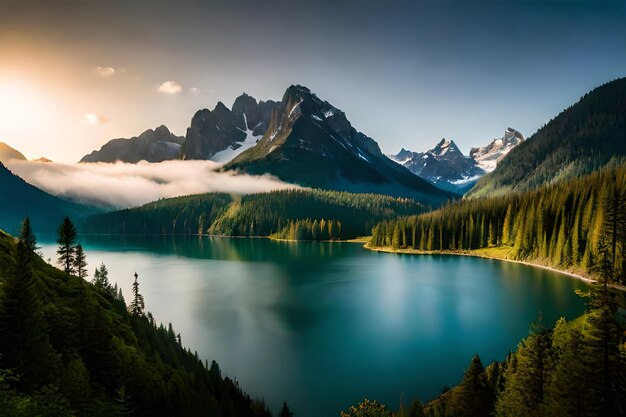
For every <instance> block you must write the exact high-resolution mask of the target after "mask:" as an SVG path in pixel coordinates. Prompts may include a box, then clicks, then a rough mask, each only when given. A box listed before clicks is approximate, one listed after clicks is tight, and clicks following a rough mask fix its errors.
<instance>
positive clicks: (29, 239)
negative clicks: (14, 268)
mask: <svg viewBox="0 0 626 417" xmlns="http://www.w3.org/2000/svg"><path fill="white" fill-rule="evenodd" d="M20 241H21V242H22V243H23V244H24V246H25V247H26V249H28V250H29V251H30V252H32V253H34V252H36V251H37V249H39V248H38V247H37V238H36V237H35V233H33V227H32V226H31V224H30V219H29V218H28V216H26V217H25V218H24V221H23V222H22V226H21V227H20Z"/></svg>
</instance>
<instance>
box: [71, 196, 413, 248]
mask: <svg viewBox="0 0 626 417" xmlns="http://www.w3.org/2000/svg"><path fill="white" fill-rule="evenodd" d="M423 211H424V207H423V206H422V205H421V204H419V203H417V202H415V201H413V200H410V199H404V198H393V197H389V196H383V195H376V194H352V193H346V192H337V191H322V190H286V191H275V192H271V193H262V194H251V195H246V196H243V197H237V196H232V195H228V194H215V193H211V194H202V195H193V196H187V197H178V198H172V199H167V200H160V201H156V202H153V203H149V204H146V205H144V206H141V207H138V208H133V209H126V210H120V211H116V212H113V213H107V214H100V215H96V216H93V217H91V218H89V219H88V220H87V221H86V222H85V223H84V224H83V227H82V229H83V231H85V232H86V233H109V234H187V235H189V234H201V233H210V234H215V235H224V236H270V235H273V234H277V237H281V238H290V239H294V240H334V239H350V238H354V237H357V236H364V235H369V234H370V232H371V229H372V227H373V226H374V225H375V224H376V223H378V222H379V221H381V220H385V219H392V218H396V217H399V216H407V215H412V214H418V213H422V212H423ZM295 227H297V228H298V230H300V232H298V233H290V230H294V228H295ZM296 238H297V239H296Z"/></svg>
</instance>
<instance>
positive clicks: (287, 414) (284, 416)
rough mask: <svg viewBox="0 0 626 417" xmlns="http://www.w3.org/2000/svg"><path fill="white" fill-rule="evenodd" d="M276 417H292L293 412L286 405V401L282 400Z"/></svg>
mask: <svg viewBox="0 0 626 417" xmlns="http://www.w3.org/2000/svg"><path fill="white" fill-rule="evenodd" d="M278 417H293V413H292V412H291V410H290V409H289V406H288V405H287V401H283V408H281V409H280V413H279V414H278Z"/></svg>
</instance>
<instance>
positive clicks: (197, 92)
mask: <svg viewBox="0 0 626 417" xmlns="http://www.w3.org/2000/svg"><path fill="white" fill-rule="evenodd" d="M189 93H191V94H192V95H194V96H199V95H200V94H206V95H211V94H213V93H215V90H214V89H210V90H201V89H199V88H198V87H191V88H190V89H189Z"/></svg>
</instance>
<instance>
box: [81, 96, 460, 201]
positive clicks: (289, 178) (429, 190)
mask: <svg viewBox="0 0 626 417" xmlns="http://www.w3.org/2000/svg"><path fill="white" fill-rule="evenodd" d="M177 158H180V159H189V160H191V159H202V160H213V161H216V162H221V163H225V164H226V165H225V166H224V168H223V169H224V170H235V171H239V172H246V173H250V174H257V175H262V174H271V175H274V176H276V177H278V178H280V179H281V180H283V181H286V182H290V183H295V184H300V185H303V186H306V187H314V188H325V189H331V190H338V191H351V192H371V193H379V194H387V195H391V196H395V197H409V198H414V199H416V200H418V201H420V202H423V203H426V204H428V205H439V204H440V203H441V202H443V201H446V200H448V199H451V198H455V197H457V195H456V194H454V193H451V192H448V191H443V190H441V189H439V188H437V187H434V186H433V185H432V184H430V183H429V182H427V181H424V180H423V179H421V178H418V177H416V176H415V175H413V174H412V173H411V172H410V171H408V170H407V169H406V168H403V167H400V166H398V165H397V164H395V163H393V162H392V161H390V160H389V159H388V158H386V157H385V156H384V155H383V154H382V152H381V151H380V148H379V147H378V144H377V143H376V141H374V140H373V139H371V138H369V137H367V136H365V135H364V134H362V133H360V132H358V131H357V130H356V129H354V128H353V127H352V125H351V124H350V122H349V121H348V119H347V118H346V115H345V114H344V113H343V112H342V111H340V110H339V109H337V108H335V107H334V106H332V105H331V104H330V103H328V102H326V101H322V100H320V99H319V98H318V97H317V96H316V95H315V94H313V93H312V92H311V91H310V90H309V89H308V88H306V87H303V86H291V87H289V88H288V89H287V90H286V92H285V94H284V95H283V98H282V100H281V101H280V102H276V101H271V100H269V101H257V100H256V99H254V98H253V97H251V96H249V95H247V94H245V93H244V94H242V95H241V96H239V97H237V99H236V100H235V102H234V104H233V106H232V108H231V109H229V108H227V107H226V106H225V105H224V104H223V103H222V102H218V103H217V105H216V106H215V108H214V109H213V110H208V109H203V110H200V111H198V112H197V113H196V114H195V115H194V116H193V118H192V120H191V126H190V127H189V128H188V129H187V134H186V136H185V138H180V137H177V136H174V135H173V134H171V133H170V132H169V130H168V129H167V128H166V127H165V126H161V127H159V128H157V129H155V130H154V131H153V130H148V131H146V132H144V133H142V134H141V135H140V136H139V137H136V138H131V139H114V140H112V141H110V142H108V143H107V144H105V145H104V146H103V147H102V149H100V150H99V151H95V152H92V153H91V154H89V155H87V156H85V157H83V158H82V159H81V162H113V161H115V160H120V161H124V162H132V163H134V162H137V161H139V160H141V159H145V160H147V161H150V162H158V161H162V160H167V159H177Z"/></svg>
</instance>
